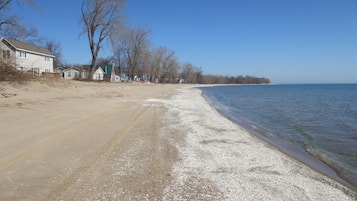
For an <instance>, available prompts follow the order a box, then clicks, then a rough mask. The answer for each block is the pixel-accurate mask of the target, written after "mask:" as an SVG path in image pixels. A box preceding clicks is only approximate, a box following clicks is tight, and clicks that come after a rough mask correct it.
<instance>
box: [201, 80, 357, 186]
mask: <svg viewBox="0 0 357 201" xmlns="http://www.w3.org/2000/svg"><path fill="white" fill-rule="evenodd" d="M200 89H201V90H202V91H203V95H204V97H205V98H206V100H208V102H209V103H210V104H211V105H212V106H213V107H215V108H216V109H217V110H218V111H219V112H220V113H221V114H222V115H224V116H226V117H227V118H229V119H231V120H232V121H233V122H235V123H237V124H239V125H241V126H243V127H245V128H246V129H248V130H250V131H251V132H252V133H255V134H256V135H257V136H259V137H261V138H263V139H264V140H266V141H268V142H270V143H271V144H273V145H275V146H277V147H278V148H279V149H281V150H282V151H284V152H286V153H288V154H289V155H291V156H293V157H295V158H297V159H298V160H300V161H302V162H304V163H306V164H307V165H309V166H311V167H312V168H315V169H316V170H318V171H321V172H323V173H325V174H327V175H328V176H331V177H333V178H334V179H336V177H338V178H337V180H338V181H340V182H341V180H339V179H342V180H343V182H342V183H344V182H347V183H348V184H349V185H351V186H353V187H354V188H355V189H356V187H357V84H312V85H308V84H306V85H303V84H301V85H239V86H238V85H235V86H216V87H202V88H200ZM334 174H335V175H334Z"/></svg>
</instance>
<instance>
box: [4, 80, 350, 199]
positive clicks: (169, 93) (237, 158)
mask: <svg viewBox="0 0 357 201" xmlns="http://www.w3.org/2000/svg"><path fill="white" fill-rule="evenodd" d="M0 94H3V95H1V96H0V200H356V195H355V193H353V192H352V191H351V190H349V189H348V188H346V187H344V186H342V185H341V184H339V183H337V182H335V181H333V180H331V179H329V178H327V177H325V176H323V175H321V174H319V173H317V172H315V171H313V170H311V169H310V168H308V167H307V166H305V165H303V164H301V163H299V162H297V161H296V160H294V159H292V158H290V157H289V156H287V155H285V154H283V153H281V152H279V151H278V150H277V149H275V148H274V147H272V146H270V145H269V144H267V143H265V142H263V141H261V140H259V139H258V138H256V137H254V136H253V135H251V134H250V133H249V132H247V131H246V130H244V129H243V128H241V127H239V126H238V125H236V124H234V123H232V122H230V121H229V120H228V119H226V118H224V117H222V116H221V115H220V114H219V113H217V112H216V111H215V110H214V109H212V108H211V107H210V106H209V105H208V104H207V102H206V101H205V100H204V99H203V98H202V96H201V91H200V90H198V89H195V88H193V87H192V86H187V85H157V84H117V83H85V82H75V81H71V82H65V81H60V82H48V81H47V82H43V83H39V82H31V83H26V84H21V85H20V84H6V83H0Z"/></svg>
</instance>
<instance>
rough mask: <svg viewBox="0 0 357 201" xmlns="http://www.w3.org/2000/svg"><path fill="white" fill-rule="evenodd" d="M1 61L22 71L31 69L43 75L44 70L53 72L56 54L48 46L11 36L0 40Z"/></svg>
mask: <svg viewBox="0 0 357 201" xmlns="http://www.w3.org/2000/svg"><path fill="white" fill-rule="evenodd" d="M1 53H2V55H0V61H2V62H4V63H7V64H10V65H14V66H15V67H16V69H18V70H21V71H31V72H33V73H34V74H36V75H38V76H41V75H42V73H43V72H46V73H53V59H54V58H55V56H54V55H53V54H52V53H51V52H50V51H49V50H47V49H46V48H44V47H40V46H36V45H32V44H28V43H24V42H21V41H17V40H14V39H10V38H3V39H1V42H0V54H1Z"/></svg>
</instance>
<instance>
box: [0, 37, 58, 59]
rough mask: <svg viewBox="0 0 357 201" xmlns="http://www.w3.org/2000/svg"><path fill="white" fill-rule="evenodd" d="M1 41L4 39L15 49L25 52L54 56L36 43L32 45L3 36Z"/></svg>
mask: <svg viewBox="0 0 357 201" xmlns="http://www.w3.org/2000/svg"><path fill="white" fill-rule="evenodd" d="M2 41H5V42H6V43H7V44H9V45H11V46H12V47H13V48H15V49H16V50H23V51H26V52H31V53H35V54H41V55H45V56H49V57H55V56H54V55H53V54H52V53H51V52H50V51H49V50H48V49H46V48H44V47H40V46H37V45H32V44H28V43H24V42H21V41H18V40H14V39H10V38H3V39H2Z"/></svg>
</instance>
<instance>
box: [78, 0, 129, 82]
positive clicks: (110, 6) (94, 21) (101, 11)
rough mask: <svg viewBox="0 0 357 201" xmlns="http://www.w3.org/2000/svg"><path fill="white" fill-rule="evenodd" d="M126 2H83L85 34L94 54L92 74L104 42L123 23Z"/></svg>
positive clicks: (109, 0)
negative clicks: (122, 14)
mask: <svg viewBox="0 0 357 201" xmlns="http://www.w3.org/2000/svg"><path fill="white" fill-rule="evenodd" d="M124 2H125V1H124V0H83V2H82V8H81V11H82V22H83V33H86V34H87V37H88V42H89V47H90V51H91V54H92V62H91V68H90V72H91V73H92V71H93V69H94V68H95V66H96V62H97V58H98V53H99V51H100V49H101V47H102V43H103V41H104V40H105V39H106V38H107V37H109V36H110V34H111V33H112V31H113V28H114V26H117V25H118V24H120V23H121V18H122V17H121V15H120V10H121V8H122V7H123V5H124ZM90 77H91V76H90Z"/></svg>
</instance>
